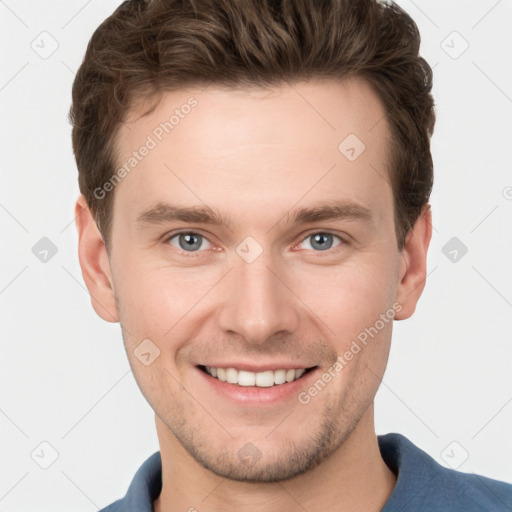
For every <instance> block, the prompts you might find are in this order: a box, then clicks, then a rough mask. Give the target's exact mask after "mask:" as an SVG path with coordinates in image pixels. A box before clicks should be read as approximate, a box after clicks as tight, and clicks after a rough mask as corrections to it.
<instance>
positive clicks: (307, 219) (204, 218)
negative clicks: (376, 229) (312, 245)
mask: <svg viewBox="0 0 512 512" xmlns="http://www.w3.org/2000/svg"><path fill="white" fill-rule="evenodd" d="M373 218H374V217H373V213H372V211H371V210H370V209H368V208H366V207H365V206H363V205H361V204H358V203H355V202H352V201H348V200H337V201H328V202H321V203H317V204H313V205H311V206H308V207H304V208H298V209H296V210H290V211H289V212H288V213H286V214H284V215H283V216H282V217H281V219H280V220H279V221H278V222H276V224H274V226H275V225H281V224H292V225H294V224H308V223H312V222H320V221H327V220H343V219H347V220H356V221H360V222H363V223H366V224H371V223H372V221H373ZM172 221H182V222H189V223H198V224H211V225H214V226H220V225H225V226H227V227H228V228H230V229H231V226H232V220H231V217H229V216H227V215H223V214H222V213H220V212H219V211H218V210H215V209H214V208H211V207H209V206H206V205H203V206H194V207H182V206H175V205H172V204H169V203H163V202H159V203H157V204H155V205H154V206H151V207H149V208H148V209H146V210H144V211H143V212H142V213H140V215H138V216H137V218H136V221H135V222H136V225H137V226H138V227H139V228H143V227H145V226H146V225H158V224H165V223H168V222H172ZM274 226H273V227H274ZM271 229H272V228H271Z"/></svg>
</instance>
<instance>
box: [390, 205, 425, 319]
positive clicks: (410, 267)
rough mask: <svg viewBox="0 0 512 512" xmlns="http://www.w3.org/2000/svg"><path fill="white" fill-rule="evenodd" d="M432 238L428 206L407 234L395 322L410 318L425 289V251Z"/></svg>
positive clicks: (401, 265)
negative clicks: (399, 306) (399, 308)
mask: <svg viewBox="0 0 512 512" xmlns="http://www.w3.org/2000/svg"><path fill="white" fill-rule="evenodd" d="M431 238H432V212H431V209H430V204H426V205H425V206H424V207H423V210H422V213H421V215H420V216H419V217H418V219H417V220H416V223H415V224H414V227H413V228H412V229H411V230H410V231H409V233H408V234H407V238H406V241H405V245H404V248H403V250H402V254H401V258H402V261H401V263H400V274H399V276H400V281H399V283H398V289H397V295H396V301H397V302H398V303H399V304H401V305H402V309H401V310H400V311H397V313H396V315H395V320H405V319H406V318H409V317H410V316H412V314H413V313H414V311H415V309H416V304H417V303H418V300H419V298H420V296H421V294H422V293H423V289H424V288H425V280H426V278H427V251H428V246H429V244H430V239H431Z"/></svg>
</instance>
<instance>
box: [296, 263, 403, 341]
mask: <svg viewBox="0 0 512 512" xmlns="http://www.w3.org/2000/svg"><path fill="white" fill-rule="evenodd" d="M295 282H296V283H297V285H298V289H297V295H298V296H299V297H301V298H303V300H304V302H305V303H306V304H307V306H308V307H309V308H310V309H311V311H313V312H314V313H315V314H316V315H318V317H320V318H321V320H322V321H323V322H325V324H327V326H328V327H330V329H331V330H332V331H334V332H335V333H336V337H338V336H342V338H343V339H345V338H347V337H351V336H355V335H357V334H358V332H359V331H360V330H361V329H364V328H365V327H368V326H370V325H373V323H374V322H375V321H376V320H377V319H378V318H379V315H380V314H381V313H384V312H385V311H386V310H387V309H388V308H389V307H390V306H391V304H392V302H393V298H394V292H395V290H396V283H395V282H394V281H393V272H392V271H390V267H389V264H386V263H385V262H384V261H383V259H382V258H375V256H373V257H372V258H370V257H368V258H367V261H364V258H361V259H360V260H359V261H357V262H356V261H355V259H354V262H347V263H343V264H340V265H339V266H330V267H320V266H318V267H315V266H311V267H310V269H309V270H308V272H307V273H305V272H301V273H300V275H299V272H297V274H296V275H295ZM331 335H333V336H334V334H333V333H332V332H331Z"/></svg>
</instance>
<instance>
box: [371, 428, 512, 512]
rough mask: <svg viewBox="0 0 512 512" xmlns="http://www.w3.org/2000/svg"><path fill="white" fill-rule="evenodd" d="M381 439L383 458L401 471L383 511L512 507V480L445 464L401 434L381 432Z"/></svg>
mask: <svg viewBox="0 0 512 512" xmlns="http://www.w3.org/2000/svg"><path fill="white" fill-rule="evenodd" d="M378 441H379V448H380V451H381V454H382V458H383V459H384V461H385V462H386V464H387V465H388V467H389V468H390V469H391V470H392V471H393V472H394V473H395V474H396V475H397V483H396V486H395V489H394V491H393V493H392V494H391V496H390V498H389V500H388V502H387V503H386V506H385V507H384V509H383V511H382V512H392V511H395V510H397V511H398V510H422V511H437V510H442V511H446V512H457V511H462V510H463V511H464V512H480V511H490V510H493V511H496V512H500V511H503V512H506V511H507V512H508V511H510V510H512V485H511V484H508V483H506V482H501V481H499V480H493V479H491V478H487V477H484V476H481V475H476V474H474V473H463V472H460V471H455V470H453V469H448V468H445V467H443V466H441V465H440V464H439V463H437V462H436V461H435V460H434V459H433V458H432V457H430V456H429V455H428V454H427V453H425V452H424V451H422V450H421V449H420V448H418V447H417V446H415V445H414V444H413V443H412V442H411V441H409V440H408V439H407V438H406V437H404V436H402V435H400V434H386V435H384V436H378Z"/></svg>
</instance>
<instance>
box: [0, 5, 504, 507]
mask: <svg viewBox="0 0 512 512" xmlns="http://www.w3.org/2000/svg"><path fill="white" fill-rule="evenodd" d="M119 3H120V2H117V1H115V2H114V1H105V0H101V1H100V0H89V1H82V0H73V1H70V0H66V1H64V0H59V1H58V0H51V1H50V0H48V1H46V2H36V1H31V2H29V1H21V0H7V1H0V37H1V43H2V65H1V68H0V105H1V133H0V147H1V160H0V166H1V173H2V187H1V189H0V229H1V233H2V248H3V250H2V251H1V258H2V259H1V263H2V264H1V266H0V308H1V312H2V315H1V319H2V338H1V356H0V434H1V435H0V510H1V511H4V512H6V511H9V512H17V511H35V510H38V511H40V512H42V511H50V510H52V511H54V512H55V511H64V510H74V511H76V512H80V511H83V512H91V511H94V510H98V508H101V507H103V506H105V505H107V504H108V503H110V502H112V501H114V500H115V499H118V498H120V497H122V496H123V495H124V493H125V492H126V489H127V486H128V484H129V482H130V481H131V478H132V477H133V474H134V473H135V471H136V469H137V468H138V467H139V466H140V464H141V463H142V462H143V461H144V460H145V459H146V458H147V457H148V456H149V455H150V454H151V453H153V452H154V451H156V450H157V449H158V442H157V437H156V433H155V427H154V418H153V412H152V410H151V409H150V407H149V405H147V403H146V402H145V400H144V398H143V397H142V395H141V393H140V391H139V389H138V387H137V385H136V383H135V381H134V379H133V376H132V374H131V371H130V370H129V365H128V360H127V358H126V354H125V352H124V348H123V344H122V339H121V332H120V328H119V325H118V324H109V323H106V322H104V321H103V320H101V319H100V318H99V317H97V316H96V314H95V313H94V311H93V309H92V306H91V304H90V299H89V294H88V292H87V290H86V288H85V285H84V283H83V280H82V276H81V272H80V268H79V264H78V256H77V235H76V230H75V225H74V220H73V217H74V214H73V207H74V202H75V200H76V197H77V196H78V193H79V192H78V185H77V170H76V166H75V162H74V159H73V155H72V151H71V139H70V133H71V127H70V125H69V124H68V121H67V113H68V109H69V106H70V101H71V85H72V81H73V78H74V73H75V71H76V70H77V68H78V66H79V65H80V62H81V60H82V58H83V54H84V52H85V49H86V45H87V42H88V41H89V39H90V37H91V35H92V33H93V31H94V29H95V28H96V27H97V26H98V25H99V24H100V22H101V21H103V20H104V19H105V18H106V17H107V16H108V15H109V14H111V12H112V11H113V10H114V8H115V7H116V6H117V5H118V4H119ZM399 4H400V5H401V6H403V7H404V8H405V9H406V10H407V11H408V12H409V13H410V14H411V15H412V17H413V18H414V19H415V21H416V22H417V23H418V26H419V28H420V31H421V33H422V38H423V43H422V54H423V56H424V57H425V58H426V59H427V60H428V61H429V63H430V64H431V65H432V66H433V67H434V80H435V87H434V95H435V98H436V103H437V114H438V120H437V125H436V130H435V135H434V138H433V156H434V161H435V186H434V192H433V195H432V201H431V203H432V207H433V224H434V228H435V231H434V234H433V239H432V243H431V248H430V253H429V259H428V270H429V276H428V280H427V285H426V289H425V291H424V294H423V296H422V298H421V300H420V302H419V305H418V309H417V311H416V314H415V315H414V317H413V318H411V319H409V320H407V321H403V322H396V323H395V330H394V336H393V340H394V341H393V346H392V351H391V356H390V360H389V365H388V369H387V372H386V374H385V376H384V380H383V384H382V386H381V389H380V391H379V393H378V395H377V399H376V417H377V420H376V422H377V432H378V433H379V434H380V433H386V432H400V433H403V434H404V435H406V436H408V437H409V438H410V439H411V440H412V441H413V442H414V443H416V444H418V445H419V446H420V447H422V448H423V449H424V450H425V451H426V452H428V453H429V454H430V455H431V456H432V457H434V458H435V459H436V460H437V461H439V462H440V463H441V464H443V465H446V466H449V465H452V466H454V467H458V468H459V469H460V470H461V471H465V472H475V473H480V474H483V475H486V476H489V477H493V478H498V479H501V480H506V481H509V482H512V462H511V461H512V441H511V436H510V432H511V425H512V372H511V370H510V369H511V361H512V325H511V324H512V322H511V319H512V270H511V262H512V228H511V220H512V172H511V164H510V149H511V146H512V126H511V117H512V66H511V63H512V32H511V31H510V26H511V25H512V0H501V1H496V0H478V1H464V2H462V1H457V2H455V1H444V0H443V1H441V0H436V1H432V0H428V1H427V0H421V1H420V0H416V1H415V2H413V1H412V0H402V1H400V2H399ZM42 32H47V33H48V34H49V35H48V34H42V35H41V33H42ZM454 32H456V33H454ZM53 40H54V41H53ZM56 44H58V48H57V49H56V50H55V51H54V53H53V54H51V55H46V54H44V52H47V53H49V52H50V51H51V50H52V45H56ZM466 44H468V45H469V46H468V48H467V49H466V51H464V52H463V53H461V52H462V50H464V49H465V46H466ZM36 50H37V51H36ZM41 54H43V55H42V56H41ZM42 57H47V58H42ZM43 237H47V238H48V239H50V240H51V241H52V242H53V244H55V246H56V248H57V253H56V254H55V255H54V256H53V257H51V258H50V255H51V253H50V254H49V255H48V257H47V259H48V261H47V262H46V263H43V262H41V261H40V260H39V259H38V258H36V256H35V255H34V254H33V252H32V248H33V247H34V246H35V245H36V244H37V243H38V242H39V241H40V239H41V238H43ZM452 237H457V238H458V239H459V240H460V242H462V243H463V244H464V245H465V246H466V247H467V249H468V252H467V254H465V255H464V256H462V257H461V254H462V253H461V252H460V250H459V252H458V253H457V258H458V261H456V262H453V261H451V260H450V258H453V257H454V256H455V253H453V252H452V254H451V255H450V254H449V251H452V250H453V248H452V247H451V246H448V248H447V249H445V251H444V252H446V253H447V254H448V256H449V257H448V256H446V255H445V254H444V253H443V247H445V245H446V244H447V243H448V242H449V240H450V239H452ZM457 243H459V242H457ZM42 442H46V443H49V444H50V445H51V447H53V448H51V447H49V446H48V445H47V444H43V445H41V444H40V443H42ZM52 450H55V451H56V452H57V453H58V457H57V459H56V460H55V461H54V462H53V463H52V464H51V465H50V466H49V467H48V469H42V468H41V467H40V465H41V464H42V465H45V464H46V465H47V464H50V463H51V462H52V460H53V459H52V454H53V452H52ZM31 454H32V455H31ZM466 457H467V458H466ZM464 459H466V460H464Z"/></svg>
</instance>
